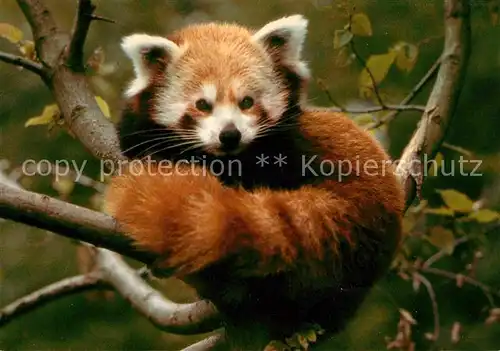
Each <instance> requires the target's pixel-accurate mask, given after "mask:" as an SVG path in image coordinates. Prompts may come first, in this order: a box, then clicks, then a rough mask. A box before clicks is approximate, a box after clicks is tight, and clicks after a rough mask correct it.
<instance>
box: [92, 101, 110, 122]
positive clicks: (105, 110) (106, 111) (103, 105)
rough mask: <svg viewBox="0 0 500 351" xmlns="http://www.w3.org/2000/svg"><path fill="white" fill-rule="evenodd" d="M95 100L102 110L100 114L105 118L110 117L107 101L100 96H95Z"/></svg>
mask: <svg viewBox="0 0 500 351" xmlns="http://www.w3.org/2000/svg"><path fill="white" fill-rule="evenodd" d="M95 99H96V101H97V104H98V105H99V108H100V109H101V111H102V114H103V115H104V116H105V117H106V118H109V117H111V113H110V111H109V106H108V103H107V102H106V101H105V100H104V99H103V98H101V97H100V96H96V97H95Z"/></svg>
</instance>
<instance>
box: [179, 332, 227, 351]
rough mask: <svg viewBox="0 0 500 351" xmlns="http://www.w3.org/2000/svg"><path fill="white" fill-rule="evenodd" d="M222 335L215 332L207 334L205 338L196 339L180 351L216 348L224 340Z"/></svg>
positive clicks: (206, 350)
mask: <svg viewBox="0 0 500 351" xmlns="http://www.w3.org/2000/svg"><path fill="white" fill-rule="evenodd" d="M225 341H226V340H225V338H224V335H222V334H216V335H212V336H209V337H208V338H206V339H203V340H201V341H198V342H197V343H194V344H192V345H190V346H188V347H186V348H184V349H182V350H181V351H210V350H217V348H218V347H219V346H220V345H222V344H223V343H224V342H225Z"/></svg>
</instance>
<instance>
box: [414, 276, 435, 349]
mask: <svg viewBox="0 0 500 351" xmlns="http://www.w3.org/2000/svg"><path fill="white" fill-rule="evenodd" d="M413 274H414V277H415V278H416V279H418V280H419V281H420V282H421V283H422V284H424V286H425V288H426V289H427V293H428V294H429V298H430V299H431V303H432V314H433V316H434V335H433V339H432V340H433V341H436V340H437V339H438V338H439V333H440V322H439V308H438V303H437V298H436V292H435V291H434V288H433V287H432V284H431V282H430V281H429V280H428V279H427V278H426V277H424V276H423V275H421V274H419V273H417V272H415V273H413Z"/></svg>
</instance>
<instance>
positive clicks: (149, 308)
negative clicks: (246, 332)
mask: <svg viewBox="0 0 500 351" xmlns="http://www.w3.org/2000/svg"><path fill="white" fill-rule="evenodd" d="M96 262H97V264H98V266H99V267H101V270H102V272H103V274H104V279H105V280H106V281H107V282H109V283H110V284H111V285H112V286H113V287H114V288H115V289H116V290H117V291H118V292H119V293H120V295H121V296H122V297H123V298H124V299H125V300H127V301H129V302H130V304H131V305H132V306H133V307H134V308H135V309H136V310H138V311H139V312H140V313H141V314H143V315H144V316H146V317H147V318H148V319H149V320H150V321H151V322H152V323H153V324H154V325H155V326H157V327H158V328H160V329H162V330H166V331H168V332H171V333H176V334H200V333H206V332H210V331H213V330H214V329H216V328H218V327H219V326H220V325H219V323H220V321H219V319H218V318H219V317H218V314H217V311H216V309H215V307H214V306H213V305H212V304H211V303H210V302H209V301H198V302H194V303H189V304H177V303H173V302H171V301H168V300H166V299H165V298H164V297H163V296H162V295H161V294H160V293H159V292H157V291H155V290H154V289H152V288H151V287H150V286H149V285H148V284H146V283H145V282H144V281H143V280H142V279H140V277H139V276H138V275H137V274H135V272H134V270H132V268H130V267H129V266H128V265H126V264H125V262H124V261H123V260H122V259H121V258H120V257H119V256H118V255H117V254H115V253H113V252H111V251H108V250H105V249H101V250H99V252H98V255H97V259H96Z"/></svg>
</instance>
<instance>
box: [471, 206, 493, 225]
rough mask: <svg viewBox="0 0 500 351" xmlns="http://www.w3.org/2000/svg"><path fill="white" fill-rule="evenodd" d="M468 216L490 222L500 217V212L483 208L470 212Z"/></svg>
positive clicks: (481, 221) (480, 221) (482, 221)
mask: <svg viewBox="0 0 500 351" xmlns="http://www.w3.org/2000/svg"><path fill="white" fill-rule="evenodd" d="M468 218H469V219H472V220H475V221H478V222H479V223H490V222H493V221H496V220H498V219H500V213H498V212H496V211H493V210H489V209H483V210H479V211H476V212H472V213H470V214H469V216H468Z"/></svg>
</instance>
